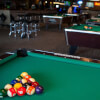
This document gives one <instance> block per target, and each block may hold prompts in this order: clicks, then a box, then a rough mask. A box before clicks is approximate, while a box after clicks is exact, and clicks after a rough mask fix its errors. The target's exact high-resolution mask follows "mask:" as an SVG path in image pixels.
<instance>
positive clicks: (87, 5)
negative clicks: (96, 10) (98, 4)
mask: <svg viewBox="0 0 100 100" xmlns="http://www.w3.org/2000/svg"><path fill="white" fill-rule="evenodd" d="M85 7H89V8H93V7H94V3H93V2H86V5H85Z"/></svg>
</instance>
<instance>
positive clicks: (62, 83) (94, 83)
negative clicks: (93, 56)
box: [0, 52, 100, 100]
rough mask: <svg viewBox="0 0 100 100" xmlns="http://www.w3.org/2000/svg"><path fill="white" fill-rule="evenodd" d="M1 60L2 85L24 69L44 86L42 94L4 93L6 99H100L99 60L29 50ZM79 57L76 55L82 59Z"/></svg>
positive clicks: (0, 79)
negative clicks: (82, 59) (86, 60)
mask: <svg viewBox="0 0 100 100" xmlns="http://www.w3.org/2000/svg"><path fill="white" fill-rule="evenodd" d="M17 54H18V53H14V54H12V55H10V56H8V57H6V58H4V59H2V60H0V88H3V87H4V86H5V84H7V83H10V82H11V80H13V79H15V78H16V76H18V75H20V74H21V73H22V72H28V74H30V75H31V76H32V77H34V78H35V79H36V81H38V82H39V84H41V85H42V86H43V87H44V92H43V93H42V94H40V95H36V94H34V95H31V96H29V95H24V96H22V97H20V96H15V97H13V98H10V97H4V100H11V99H13V100H51V99H53V100H55V99H57V100H61V99H63V100H100V64H99V63H93V62H84V61H80V60H76V59H70V58H65V57H64V58H63V57H58V56H57V55H59V54H57V53H55V55H46V54H45V55H44V54H40V53H33V52H27V56H22V57H21V56H18V55H17ZM79 58H80V57H77V59H79Z"/></svg>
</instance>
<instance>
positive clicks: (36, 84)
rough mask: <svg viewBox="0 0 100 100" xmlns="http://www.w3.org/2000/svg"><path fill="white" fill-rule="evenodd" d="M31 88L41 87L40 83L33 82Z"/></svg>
mask: <svg viewBox="0 0 100 100" xmlns="http://www.w3.org/2000/svg"><path fill="white" fill-rule="evenodd" d="M31 86H34V87H36V86H39V83H38V82H32V83H31Z"/></svg>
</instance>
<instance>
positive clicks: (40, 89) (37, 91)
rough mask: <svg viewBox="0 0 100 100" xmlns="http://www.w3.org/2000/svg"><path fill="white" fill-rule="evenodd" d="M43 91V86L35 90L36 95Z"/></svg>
mask: <svg viewBox="0 0 100 100" xmlns="http://www.w3.org/2000/svg"><path fill="white" fill-rule="evenodd" d="M43 90H44V88H43V87H42V86H40V85H39V86H37V87H36V88H35V93H36V94H41V93H42V92H43Z"/></svg>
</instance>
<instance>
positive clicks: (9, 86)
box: [4, 84, 12, 90]
mask: <svg viewBox="0 0 100 100" xmlns="http://www.w3.org/2000/svg"><path fill="white" fill-rule="evenodd" d="M10 88H12V85H11V84H6V85H5V87H4V89H5V90H9V89H10Z"/></svg>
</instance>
